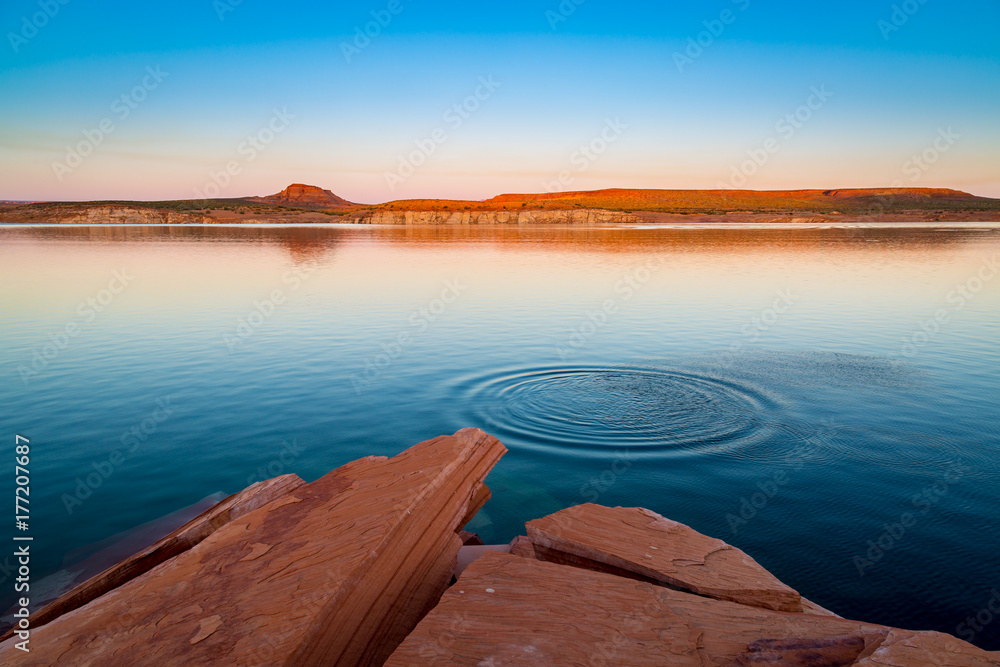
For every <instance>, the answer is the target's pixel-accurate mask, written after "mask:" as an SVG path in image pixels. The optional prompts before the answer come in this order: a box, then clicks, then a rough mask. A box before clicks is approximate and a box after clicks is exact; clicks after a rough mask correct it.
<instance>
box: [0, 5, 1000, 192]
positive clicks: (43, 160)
mask: <svg viewBox="0 0 1000 667" xmlns="http://www.w3.org/2000/svg"><path fill="white" fill-rule="evenodd" d="M481 5H482V6H481ZM998 24H1000V2H997V0H980V1H958V2H951V3H945V2H941V0H905V1H898V2H892V1H886V2H881V1H878V0H874V1H873V0H867V1H865V2H861V1H854V0H846V1H844V2H839V3H801V2H796V3H792V2H763V1H762V0H714V1H712V2H699V3H664V2H656V3H653V2H627V1H624V0H620V1H617V2H609V1H608V0H561V1H560V0H539V1H537V2H526V1H521V0H510V1H508V2H504V3H459V2H436V3H428V2H426V0H360V1H355V2H351V3H332V4H325V3H323V4H321V3H315V4H314V3H295V4H294V5H288V4H284V3H274V2H264V1H263V0H174V1H173V2H170V3H137V2H110V1H108V2H100V1H84V0H34V1H33V2H32V1H27V0H23V1H22V0H8V1H6V2H5V3H4V4H3V6H2V7H0V32H2V35H3V42H2V44H0V200H66V201H74V200H98V199H129V200H165V199H193V198H202V197H241V196H248V195H266V194H272V193H275V192H278V191H280V190H282V189H283V188H285V187H286V186H287V185H289V184H291V183H306V184H310V185H318V186H321V187H323V188H327V189H330V190H332V191H334V192H335V193H337V194H338V195H340V196H342V197H345V198H347V199H349V200H351V201H355V202H360V203H378V202H384V201H389V200H394V199H408V198H418V197H422V198H452V199H485V198H489V197H492V196H494V195H497V194H501V193H533V192H551V191H569V190H588V189H598V188H609V187H628V188H713V189H714V188H748V189H758V190H773V189H798V188H823V189H829V188H850V187H888V186H906V187H950V188H956V189H960V190H964V191H967V192H972V193H974V194H978V195H982V196H992V197H1000V122H998V118H1000V113H998V110H1000V39H998V38H997V31H998Z"/></svg>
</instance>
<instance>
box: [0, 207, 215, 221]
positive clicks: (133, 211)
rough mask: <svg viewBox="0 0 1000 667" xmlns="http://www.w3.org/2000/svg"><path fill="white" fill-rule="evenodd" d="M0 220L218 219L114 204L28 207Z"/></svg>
mask: <svg viewBox="0 0 1000 667" xmlns="http://www.w3.org/2000/svg"><path fill="white" fill-rule="evenodd" d="M0 222H5V223H36V224H39V223H42V224H77V225H186V224H192V223H197V224H206V223H211V222H214V220H213V219H212V218H211V217H209V216H207V215H205V214H203V213H194V212H188V211H172V210H169V209H158V208H145V207H139V206H118V205H114V204H109V205H100V206H90V205H86V204H79V205H73V206H59V207H33V206H25V207H20V208H15V209H11V210H8V211H3V212H0Z"/></svg>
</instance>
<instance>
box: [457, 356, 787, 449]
mask: <svg viewBox="0 0 1000 667" xmlns="http://www.w3.org/2000/svg"><path fill="white" fill-rule="evenodd" d="M456 384H457V386H455V387H453V389H452V391H453V392H454V393H453V394H451V395H454V396H458V397H460V400H459V404H460V405H462V406H468V407H467V408H463V409H467V410H470V411H471V412H472V414H471V415H467V417H470V418H471V423H477V424H480V425H482V426H483V427H484V428H488V429H490V430H492V431H493V432H495V433H497V434H498V435H499V436H500V437H501V439H503V438H504V437H509V436H514V439H515V440H516V441H517V442H519V443H523V444H524V446H526V447H527V448H532V449H540V450H544V451H547V452H549V453H560V454H568V455H573V456H606V455H607V454H608V453H609V452H613V451H615V450H617V449H621V448H629V450H630V452H631V453H632V454H634V455H636V456H638V457H640V458H642V457H655V458H663V457H669V456H679V455H688V454H703V453H706V452H727V453H731V454H739V452H740V451H741V450H743V449H745V448H746V447H748V446H749V445H751V444H756V443H759V442H761V441H763V440H765V439H767V438H768V437H769V436H770V435H772V434H773V432H774V429H775V428H776V426H775V424H776V423H777V421H776V420H775V419H774V413H775V412H776V411H777V410H778V409H779V407H780V402H779V400H778V399H777V398H775V397H774V396H772V395H771V394H769V393H767V392H765V391H764V390H762V389H760V388H758V387H755V386H753V385H750V384H748V383H744V382H741V381H735V380H732V379H728V378H722V377H717V376H714V375H710V374H702V373H697V372H692V371H688V370H684V371H681V370H677V369H670V368H636V367H614V366H609V367H596V366H590V367H548V368H530V369H524V368H522V369H509V370H506V371H501V372H497V373H493V374H490V375H486V376H472V377H465V378H462V379H461V380H459V381H458V382H457V383H456Z"/></svg>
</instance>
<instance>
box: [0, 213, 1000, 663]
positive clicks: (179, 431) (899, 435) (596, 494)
mask: <svg viewBox="0 0 1000 667" xmlns="http://www.w3.org/2000/svg"><path fill="white" fill-rule="evenodd" d="M998 261H1000V229H996V228H992V229H991V228H989V227H988V226H987V225H982V226H977V225H974V224H967V225H962V226H956V227H953V228H942V227H936V226H934V225H925V226H922V227H918V228H905V229H900V228H878V227H865V226H861V225H859V226H855V227H851V228H834V229H822V228H804V227H793V226H782V227H777V228H731V227H719V226H716V227H710V226H702V227H692V228H663V227H659V228H657V227H649V228H642V227H620V226H608V227H585V228H565V227H564V228H552V227H537V228H536V227H517V226H505V227H477V226H469V227H443V226H442V227H408V228H404V227H362V226H336V225H329V226H311V227H296V228H290V227H284V228H283V227H262V226H252V227H243V226H215V227H213V226H208V227H167V226H163V227H159V226H154V227H120V226H109V227H90V226H61V227H60V226H51V227H47V226H38V227H16V226H0V295H2V304H3V307H2V320H0V347H2V350H3V362H4V363H3V372H4V381H3V383H2V384H0V406H2V407H0V424H2V426H3V429H2V431H3V434H4V435H3V437H4V438H6V439H7V440H8V441H9V443H10V445H11V447H5V448H4V451H5V452H7V454H6V455H7V456H9V459H8V460H7V461H5V462H4V463H3V465H4V466H5V467H7V469H8V470H10V469H11V467H12V466H13V461H12V459H13V444H14V438H15V434H21V435H24V436H27V437H29V438H30V440H31V451H32V461H31V491H32V495H31V522H32V527H31V529H32V532H33V535H34V536H35V541H34V542H33V546H32V550H33V555H34V559H33V563H32V564H33V578H38V577H41V576H43V575H45V574H50V573H53V572H56V571H58V570H59V569H60V568H62V567H63V566H64V564H68V563H70V562H72V561H73V560H75V559H79V558H80V557H82V555H85V554H86V553H88V548H89V547H90V545H94V544H97V543H101V542H102V541H105V540H108V539H109V538H112V537H113V536H115V535H117V534H119V533H123V532H125V531H129V530H130V529H134V528H136V527H137V526H140V525H142V524H144V523H146V522H149V521H153V520H156V519H158V518H159V517H162V516H164V515H167V514H169V513H171V512H174V511H176V510H179V509H181V508H183V507H185V506H188V505H191V504H193V503H197V502H198V501H200V500H202V499H205V498H206V497H208V496H210V495H211V494H214V493H218V492H225V493H233V492H236V491H238V490H240V489H242V488H244V487H245V486H247V485H248V484H250V483H252V482H254V481H257V480H259V479H266V478H269V477H273V476H276V475H278V474H285V473H292V472H294V473H297V474H298V475H300V476H301V477H303V478H304V479H306V480H307V481H311V480H313V479H316V478H318V477H320V476H321V475H323V474H325V473H327V472H329V471H330V470H332V469H334V468H335V467H337V466H339V465H341V464H343V463H346V462H348V461H351V460H354V459H357V458H360V457H362V456H367V455H373V454H374V455H393V454H396V453H398V452H400V451H402V450H403V449H405V448H407V447H408V446H410V445H412V444H414V443H416V442H419V441H421V440H426V439H428V438H431V437H434V436H437V435H440V434H444V433H452V432H454V431H456V430H458V429H460V428H463V427H466V426H477V427H480V428H483V429H485V430H486V431H488V432H490V433H491V434H493V435H495V436H497V437H498V438H500V439H501V440H502V441H503V442H504V443H505V444H506V445H507V447H508V448H509V449H510V453H509V454H508V455H507V456H506V457H505V458H504V459H503V460H502V461H501V463H500V464H499V465H498V466H497V468H496V469H495V470H494V472H493V473H492V475H491V476H490V478H489V480H488V483H489V486H490V487H491V489H492V490H493V496H494V497H493V500H491V501H490V502H489V503H488V504H487V505H486V507H485V508H484V510H483V511H482V512H481V513H480V514H479V515H478V516H477V517H476V519H475V520H474V521H473V522H472V524H471V525H470V530H474V531H476V532H478V533H480V534H481V536H482V537H483V538H484V540H485V541H486V542H487V543H501V542H508V541H510V540H511V539H512V538H513V537H514V536H515V535H518V534H523V532H524V525H523V524H524V522H525V521H526V520H529V519H532V518H537V517H540V516H543V515H545V514H548V513H551V512H553V511H556V510H558V509H561V508H563V507H567V506H570V505H575V504H579V503H583V502H597V503H600V504H604V505H610V506H616V505H624V506H643V507H648V508H650V509H652V510H654V511H656V512H659V513H660V514H663V515H664V516H667V517H669V518H671V519H674V520H677V521H681V522H684V523H686V524H688V525H690V526H692V527H693V528H695V529H697V530H699V531H701V532H703V533H706V534H709V535H712V536H714V537H718V538H720V539H723V540H726V541H727V542H729V543H731V544H733V545H735V546H738V547H740V548H742V549H743V550H745V551H747V552H748V553H749V554H751V555H752V556H753V557H754V558H755V559H756V560H758V561H759V562H760V563H761V564H762V565H764V566H765V567H767V568H768V569H770V570H771V571H772V572H774V573H775V574H776V575H777V576H778V577H779V578H780V579H782V580H783V581H785V582H786V583H788V584H789V585H791V586H792V587H794V588H796V589H797V590H799V591H800V592H801V593H802V594H803V595H804V596H806V597H808V598H810V599H811V600H813V601H814V602H817V603H818V604H821V605H823V606H825V607H828V608H830V609H832V610H833V611H835V612H837V613H838V614H841V615H843V616H846V617H850V618H857V619H861V620H866V621H872V622H877V623H885V624H889V625H896V626H902V627H907V628H912V629H934V630H940V631H943V632H949V633H952V634H956V635H958V636H960V637H962V638H963V639H967V640H971V641H973V643H975V644H977V645H979V646H982V647H984V648H987V649H993V650H995V649H1000V619H997V620H995V621H992V622H991V623H986V624H983V625H977V626H976V627H977V628H978V629H974V628H973V627H970V626H969V624H968V623H967V622H966V619H967V617H970V616H973V617H974V616H975V615H976V614H977V613H978V612H980V610H983V609H986V608H987V606H988V604H989V602H990V600H991V599H993V596H994V595H995V594H996V591H997V589H998V588H1000V549H998V548H997V545H998V540H997V526H998V523H1000V522H998V510H997V508H998V507H1000V391H998V390H1000V277H997V272H998V270H1000V268H998V267H997V262H998ZM12 487H13V478H12V476H11V475H5V476H4V479H3V482H2V483H0V489H2V490H3V491H4V493H5V495H6V496H7V497H8V498H9V497H10V495H11V493H12ZM8 530H10V529H9V528H7V527H5V528H4V534H5V535H6V534H7V531H8ZM3 563H4V562H3V560H2V558H0V564H3ZM8 568H9V565H7V566H4V567H3V568H2V571H0V579H4V580H5V581H6V583H4V584H2V588H3V595H4V597H3V598H2V600H3V601H4V602H9V599H8V597H7V596H8V594H9V590H10V589H11V588H12V587H11V586H10V583H9V580H8V578H9V577H10V576H12V575H11V573H10V571H9V569H8ZM980 623H981V621H980Z"/></svg>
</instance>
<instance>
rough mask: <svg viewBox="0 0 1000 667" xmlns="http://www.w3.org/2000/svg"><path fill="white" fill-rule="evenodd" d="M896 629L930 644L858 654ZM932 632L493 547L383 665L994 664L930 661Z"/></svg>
mask: <svg viewBox="0 0 1000 667" xmlns="http://www.w3.org/2000/svg"><path fill="white" fill-rule="evenodd" d="M894 636H899V637H900V639H899V640H898V641H896V642H895V643H897V644H898V643H899V642H900V641H905V642H906V643H907V645H908V646H911V645H912V646H913V647H917V648H919V646H920V645H921V642H928V644H927V645H926V646H925V648H926V649H927V650H926V651H925V652H923V653H920V654H914V655H913V656H912V657H905V658H904V661H897V662H892V661H888V660H885V661H882V662H865V660H873V659H875V658H877V657H878V656H879V655H880V653H885V651H886V650H888V651H892V650H894V649H893V646H892V645H891V644H892V643H893V640H892V637H894ZM914 636H916V637H917V638H916V639H914ZM904 637H906V638H907V639H904ZM938 637H940V636H938V635H937V633H906V632H903V631H898V630H893V629H892V628H887V627H884V626H878V625H873V624H868V623H861V622H858V621H849V620H845V619H841V618H837V617H834V616H817V615H813V614H801V613H789V612H780V611H772V610H769V609H762V608H760V607H755V606H746V605H741V604H737V603H734V602H728V601H723V600H715V599H711V598H706V597H702V596H698V595H692V594H691V593H686V592H683V591H677V590H673V589H670V588H665V587H663V586H658V585H655V584H651V583H648V582H642V581H636V580H634V579H627V578H623V577H619V576H615V575H612V574H607V573H603V572H594V571H588V570H582V569H579V568H577V567H571V566H567V565H560V564H556V563H549V562H544V561H538V560H534V559H531V558H525V557H522V556H517V555H514V554H504V553H499V552H490V553H486V554H483V555H482V556H481V557H480V558H479V559H478V560H476V561H475V562H474V563H472V565H470V566H469V568H468V569H467V570H466V571H465V573H464V574H463V575H462V576H461V577H460V578H459V580H458V582H457V583H456V584H455V585H453V586H452V587H451V588H450V589H448V592H446V593H445V594H444V596H443V597H442V598H441V602H440V603H439V604H438V606H437V607H435V608H434V610H433V611H431V612H430V613H429V614H428V615H427V616H426V617H425V618H424V619H423V620H422V621H421V622H420V624H419V625H417V627H416V629H415V630H414V631H413V632H412V633H411V634H410V635H409V636H408V637H407V638H406V640H405V641H403V643H402V644H400V646H399V648H397V649H396V651H395V652H394V653H393V654H392V656H391V657H390V658H389V660H388V661H387V662H386V665H387V667H417V666H421V667H423V666H425V665H469V666H472V665H476V666H486V665H488V666H491V667H500V666H503V665H518V666H521V665H592V666H595V667H600V666H607V667H618V666H620V665H629V666H630V667H645V666H649V667H654V666H655V667H665V666H669V667H688V666H690V667H695V666H697V667H706V666H710V665H717V666H719V667H723V666H725V667H734V666H739V665H743V666H750V665H753V666H760V665H783V666H786V667H847V666H850V665H858V666H859V667H860V666H862V665H864V667H879V666H881V665H891V666H893V667H924V666H925V665H938V664H940V665H947V666H949V667H951V666H955V667H957V666H958V665H984V666H990V667H996V666H997V665H1000V660H998V659H996V655H995V654H991V653H987V652H985V651H981V650H980V649H977V648H976V647H974V646H972V645H970V644H965V643H964V642H961V641H959V640H957V639H954V638H952V639H953V640H954V642H956V644H955V645H953V646H951V647H950V648H949V649H948V650H949V651H955V652H954V653H945V654H943V656H942V657H941V660H942V661H941V662H935V660H938V657H939V655H942V654H939V653H938V651H939V650H940V647H938V646H937V645H936V643H935V642H937V641H938ZM772 638H777V639H772ZM866 656H867V657H866ZM957 658H960V659H962V660H965V662H960V661H956V659H957Z"/></svg>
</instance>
